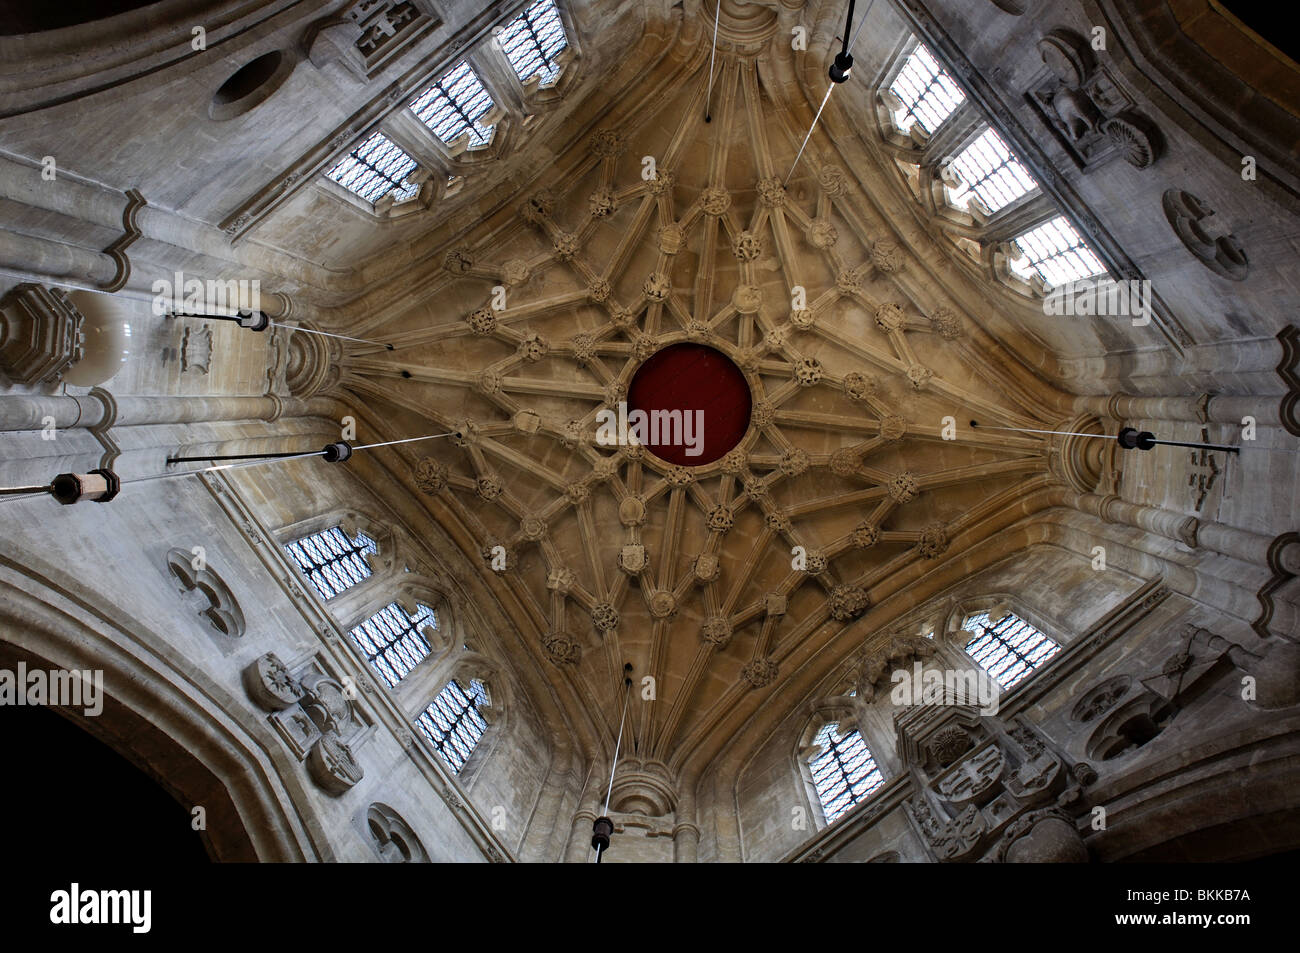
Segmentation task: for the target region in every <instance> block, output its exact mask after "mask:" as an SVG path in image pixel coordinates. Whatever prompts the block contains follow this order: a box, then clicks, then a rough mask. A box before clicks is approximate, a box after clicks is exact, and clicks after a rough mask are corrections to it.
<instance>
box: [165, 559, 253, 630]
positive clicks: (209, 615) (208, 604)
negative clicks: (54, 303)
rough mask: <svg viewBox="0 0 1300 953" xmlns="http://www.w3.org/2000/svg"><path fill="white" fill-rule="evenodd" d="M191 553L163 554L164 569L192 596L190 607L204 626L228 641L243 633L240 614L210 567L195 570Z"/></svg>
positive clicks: (241, 614) (220, 580)
mask: <svg viewBox="0 0 1300 953" xmlns="http://www.w3.org/2000/svg"><path fill="white" fill-rule="evenodd" d="M194 565H195V558H194V556H193V554H192V553H189V552H186V551H185V550H182V549H173V550H171V551H170V552H168V554H167V569H168V571H169V572H170V573H171V574H172V576H173V577H174V578H175V579H176V580H177V581H178V582H179V583H180V587H181V591H182V592H183V593H187V594H189V595H191V596H192V597H193V600H192V605H193V606H195V607H196V608H197V611H198V614H199V615H201V616H203V618H204V619H206V620H207V623H208V625H210V626H211V627H212V628H214V629H215V630H216V631H218V632H220V633H221V634H222V635H228V636H230V637H232V638H239V637H240V636H242V635H243V634H244V630H245V623H244V613H243V610H241V609H240V607H239V602H238V600H236V599H235V596H234V593H232V592H231V591H230V587H229V586H227V585H226V582H225V580H224V579H222V578H221V576H219V575H218V574H217V573H216V572H215V571H214V570H213V569H212V567H211V566H210V565H204V567H203V568H202V569H195V568H194Z"/></svg>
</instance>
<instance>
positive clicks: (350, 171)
mask: <svg viewBox="0 0 1300 953" xmlns="http://www.w3.org/2000/svg"><path fill="white" fill-rule="evenodd" d="M416 165H417V163H416V161H415V160H414V159H412V158H411V157H410V156H409V155H407V154H406V152H404V151H403V150H402V149H401V147H400V146H398V145H396V144H395V143H393V142H391V141H390V140H389V139H388V137H387V136H385V135H383V134H382V133H378V132H376V133H375V134H374V135H372V136H371V137H370V138H369V139H367V140H366V141H365V142H363V143H361V145H359V146H357V147H356V148H355V149H353V150H352V151H351V152H349V153H348V154H347V155H346V156H344V157H343V158H342V159H341V160H340V161H339V163H338V164H337V165H336V166H334V168H332V169H330V170H329V171H328V172H326V173H325V175H326V177H327V178H329V179H332V180H333V181H335V182H337V183H338V184H339V185H341V186H343V187H344V188H345V189H347V190H348V191H349V192H352V193H353V194H355V195H358V196H360V197H361V198H363V199H365V200H366V201H367V202H370V203H371V204H372V205H373V204H374V203H375V202H378V201H379V200H380V199H382V198H383V197H384V196H385V195H388V194H389V193H390V192H391V193H392V194H393V197H394V199H395V200H396V201H398V202H401V201H402V200H404V199H409V198H412V197H414V196H415V195H416V194H418V193H419V191H420V187H419V185H417V184H414V183H408V182H407V181H406V177H407V176H408V175H409V174H410V173H412V172H414V171H415V168H416Z"/></svg>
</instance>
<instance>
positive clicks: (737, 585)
mask: <svg viewBox="0 0 1300 953" xmlns="http://www.w3.org/2000/svg"><path fill="white" fill-rule="evenodd" d="M772 535H773V534H772V529H771V527H770V526H768V525H767V524H766V522H765V523H764V524H763V529H762V531H761V532H760V533H759V534H758V536H756V537H754V542H753V545H751V546H750V547H749V552H748V553H746V554H745V560H744V562H743V563H741V564H740V566H739V567H737V569H736V578H735V580H734V581H733V583H732V585H731V587H730V588H729V589H728V590H727V595H726V598H725V599H723V600H722V606H721V609H720V610H719V612H720V614H721V615H724V616H730V615H731V614H732V612H733V611H734V610H735V607H736V600H738V599H739V598H740V595H741V593H742V592H744V591H745V587H746V586H747V585H749V583H750V580H751V579H752V577H753V574H754V572H755V570H757V568H758V564H759V561H760V560H761V559H762V557H763V555H764V554H765V553H766V552H767V547H768V543H769V542H770V541H771V539H772Z"/></svg>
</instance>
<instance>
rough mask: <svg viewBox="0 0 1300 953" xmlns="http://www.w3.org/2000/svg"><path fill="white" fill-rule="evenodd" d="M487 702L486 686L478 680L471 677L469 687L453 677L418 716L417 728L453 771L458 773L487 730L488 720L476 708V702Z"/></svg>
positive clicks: (478, 703) (483, 703) (480, 703)
mask: <svg viewBox="0 0 1300 953" xmlns="http://www.w3.org/2000/svg"><path fill="white" fill-rule="evenodd" d="M486 704H488V693H487V686H486V685H484V684H483V683H482V682H481V681H479V680H478V679H473V680H472V681H470V683H469V687H468V688H463V687H461V685H460V683H459V682H454V681H452V682H448V683H447V687H446V688H444V689H443V690H442V691H441V692H439V694H438V697H437V698H435V699H434V700H433V702H432V703H431V704H430V705H429V707H428V708H426V709H425V710H424V711H422V712H421V713H420V717H419V719H417V724H419V726H420V730H421V731H422V732H423V733H424V736H425V737H426V738H428V739H429V741H430V742H431V743H432V744H433V746H434V747H435V748H437V749H438V753H439V754H440V755H442V759H443V760H444V761H445V762H447V766H448V767H449V768H451V770H452V773H453V774H460V769H461V768H463V767H464V766H465V762H466V761H467V760H469V756H470V754H471V753H472V752H473V751H474V746H475V745H477V744H478V740H479V738H481V737H482V736H483V732H484V731H486V730H487V722H486V721H484V720H483V716H482V715H480V714H479V711H478V706H479V705H486Z"/></svg>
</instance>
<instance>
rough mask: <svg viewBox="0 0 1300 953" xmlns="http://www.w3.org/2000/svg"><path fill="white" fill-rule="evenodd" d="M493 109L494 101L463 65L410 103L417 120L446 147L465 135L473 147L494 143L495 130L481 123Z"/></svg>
mask: <svg viewBox="0 0 1300 953" xmlns="http://www.w3.org/2000/svg"><path fill="white" fill-rule="evenodd" d="M491 108H492V97H491V96H489V95H488V91H487V90H486V89H484V88H483V84H482V83H480V82H479V78H478V77H477V76H475V75H474V71H473V70H472V69H470V67H469V63H464V62H462V63H461V64H460V65H459V66H456V67H455V68H454V69H452V71H451V72H450V73H448V74H447V75H446V76H444V77H442V79H440V80H438V81H437V82H435V83H434V84H433V85H432V86H430V87H429V88H428V89H426V90H425V91H424V92H422V93H421V94H420V95H419V96H417V97H416V98H415V99H413V100H411V110H412V111H413V112H414V113H415V115H416V117H417V118H418V119H419V120H420V122H422V123H424V124H425V125H426V126H428V127H429V130H430V131H431V132H432V133H433V134H434V135H435V136H437V137H438V138H439V139H441V140H442V141H443V142H444V143H446V144H447V145H451V143H453V142H454V141H455V140H456V139H457V138H459V137H460V135H461V134H462V133H464V132H466V131H468V132H469V141H470V146H471V147H474V146H481V145H484V144H485V143H487V142H489V141H491V139H492V127H491V126H485V125H483V123H482V122H481V120H482V118H483V116H484V115H485V114H486V113H487V111H488V110H489V109H491Z"/></svg>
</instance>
